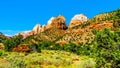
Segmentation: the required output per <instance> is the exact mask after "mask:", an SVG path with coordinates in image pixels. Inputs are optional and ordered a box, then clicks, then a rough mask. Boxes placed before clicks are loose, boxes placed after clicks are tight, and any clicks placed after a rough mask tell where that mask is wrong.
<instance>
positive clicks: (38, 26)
mask: <svg viewBox="0 0 120 68" xmlns="http://www.w3.org/2000/svg"><path fill="white" fill-rule="evenodd" d="M32 32H33V34H38V33H40V32H41V26H40V24H36V25H35V27H34V28H33V30H32Z"/></svg>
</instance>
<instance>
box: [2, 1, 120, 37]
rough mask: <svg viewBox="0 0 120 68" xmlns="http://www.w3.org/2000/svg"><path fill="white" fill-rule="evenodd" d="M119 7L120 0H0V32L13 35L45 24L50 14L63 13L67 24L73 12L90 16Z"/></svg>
mask: <svg viewBox="0 0 120 68" xmlns="http://www.w3.org/2000/svg"><path fill="white" fill-rule="evenodd" d="M118 8H120V0H0V32H3V33H4V34H9V35H13V34H16V33H17V32H21V31H26V30H31V29H32V28H33V27H34V25H35V24H37V23H39V24H41V25H43V24H46V23H47V21H48V20H49V19H50V18H51V17H52V16H58V15H59V14H61V15H64V16H65V18H66V20H67V25H68V24H69V22H70V20H71V18H72V17H73V16H74V15H75V14H80V13H84V14H85V15H86V16H88V18H92V17H93V16H95V15H96V14H99V13H101V12H107V11H112V10H115V9H118Z"/></svg>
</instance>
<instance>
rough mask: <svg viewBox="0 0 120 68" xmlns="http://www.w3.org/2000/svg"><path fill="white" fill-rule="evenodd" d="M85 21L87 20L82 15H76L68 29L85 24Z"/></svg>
mask: <svg viewBox="0 0 120 68" xmlns="http://www.w3.org/2000/svg"><path fill="white" fill-rule="evenodd" d="M87 20H88V18H87V16H85V15H84V14H77V15H75V16H74V17H73V18H72V20H71V21H70V24H69V26H68V27H69V28H72V27H74V26H76V25H81V24H82V23H83V22H86V21H87Z"/></svg>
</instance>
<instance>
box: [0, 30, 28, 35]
mask: <svg viewBox="0 0 120 68" xmlns="http://www.w3.org/2000/svg"><path fill="white" fill-rule="evenodd" d="M26 31H29V30H23V31H22V30H0V32H2V33H3V34H4V35H6V36H13V35H15V34H17V33H19V32H26Z"/></svg>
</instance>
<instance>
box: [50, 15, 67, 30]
mask: <svg viewBox="0 0 120 68" xmlns="http://www.w3.org/2000/svg"><path fill="white" fill-rule="evenodd" d="M48 25H49V26H48V27H56V28H58V29H63V30H65V29H66V28H67V26H66V19H65V17H64V16H62V15H59V16H58V17H52V18H51V19H50V20H49V21H48Z"/></svg>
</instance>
